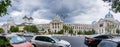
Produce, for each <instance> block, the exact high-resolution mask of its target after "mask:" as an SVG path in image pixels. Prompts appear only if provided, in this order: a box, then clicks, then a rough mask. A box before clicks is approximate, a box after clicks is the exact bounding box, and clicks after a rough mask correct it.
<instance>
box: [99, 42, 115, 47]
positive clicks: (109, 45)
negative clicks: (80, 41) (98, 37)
mask: <svg viewBox="0 0 120 47" xmlns="http://www.w3.org/2000/svg"><path fill="white" fill-rule="evenodd" d="M98 47H117V43H115V42H112V41H102V42H101V43H100V44H99V45H98Z"/></svg>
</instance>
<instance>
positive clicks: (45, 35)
mask: <svg viewBox="0 0 120 47" xmlns="http://www.w3.org/2000/svg"><path fill="white" fill-rule="evenodd" d="M35 36H45V37H52V35H35Z"/></svg>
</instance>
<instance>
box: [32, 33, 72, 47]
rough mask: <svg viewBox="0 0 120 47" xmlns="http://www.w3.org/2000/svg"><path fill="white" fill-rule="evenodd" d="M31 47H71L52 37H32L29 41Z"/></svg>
mask: <svg viewBox="0 0 120 47" xmlns="http://www.w3.org/2000/svg"><path fill="white" fill-rule="evenodd" d="M31 42H32V44H33V47H71V45H70V43H69V42H67V41H65V40H60V39H57V38H54V37H52V36H41V35H37V36H34V37H33V38H32V40H31Z"/></svg>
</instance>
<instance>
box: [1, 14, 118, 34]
mask: <svg viewBox="0 0 120 47" xmlns="http://www.w3.org/2000/svg"><path fill="white" fill-rule="evenodd" d="M23 20H24V23H22V24H20V25H18V26H19V28H20V30H21V31H22V30H23V28H24V26H25V25H34V24H33V20H34V19H33V18H32V17H26V16H25V17H23ZM8 21H9V22H8V23H9V24H3V25H2V26H3V27H6V25H11V26H12V25H15V23H14V22H13V21H12V20H8ZM110 24H113V25H115V27H114V28H112V29H111V30H110V31H109V32H108V31H107V26H108V25H110ZM63 25H66V26H69V27H71V28H73V31H74V33H76V32H78V31H82V32H83V31H91V30H92V29H94V30H95V31H96V32H97V33H99V34H109V33H111V34H116V29H119V30H120V22H119V21H118V20H116V19H115V18H114V16H113V15H112V14H111V13H110V12H108V13H107V14H106V15H105V17H104V18H101V19H99V21H94V22H92V24H68V23H64V22H63V21H62V20H61V18H60V16H58V15H57V16H56V17H54V18H53V19H52V21H51V22H50V23H48V24H37V25H36V26H37V27H38V28H39V30H40V31H43V32H45V31H46V32H47V33H48V32H49V31H51V32H53V33H56V32H59V31H60V30H61V29H62V28H63ZM7 27H8V26H7ZM9 27H10V26H9ZM8 29H9V28H8Z"/></svg>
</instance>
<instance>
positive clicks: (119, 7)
mask: <svg viewBox="0 0 120 47" xmlns="http://www.w3.org/2000/svg"><path fill="white" fill-rule="evenodd" d="M103 1H105V2H112V5H111V6H112V9H113V11H114V12H116V13H117V12H120V1H119V0H103Z"/></svg>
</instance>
